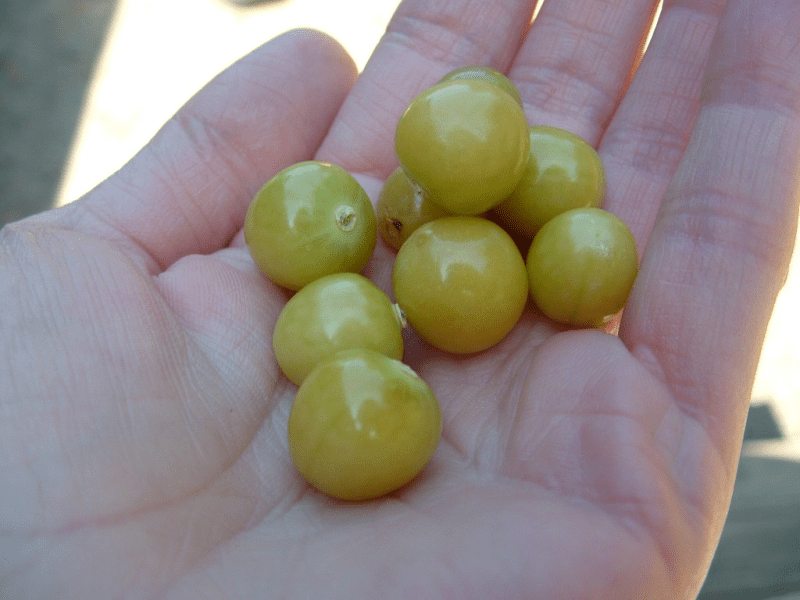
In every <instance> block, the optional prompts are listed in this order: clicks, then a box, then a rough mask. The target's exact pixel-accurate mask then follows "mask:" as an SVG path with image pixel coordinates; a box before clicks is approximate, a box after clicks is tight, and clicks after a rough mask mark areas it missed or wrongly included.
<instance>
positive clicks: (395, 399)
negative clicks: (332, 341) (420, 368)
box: [289, 349, 442, 500]
mask: <svg viewBox="0 0 800 600" xmlns="http://www.w3.org/2000/svg"><path fill="white" fill-rule="evenodd" d="M441 432H442V414H441V409H440V408H439V403H438V402H437V400H436V397H435V396H434V394H433V392H432V391H431V389H430V388H429V387H428V385H427V384H426V383H425V382H424V381H423V380H422V379H421V378H420V377H419V376H418V375H417V374H416V373H414V371H412V370H411V368H409V367H408V366H407V365H405V364H403V363H402V362H400V361H397V360H394V359H391V358H389V357H387V356H384V355H383V354H379V353H377V352H373V351H371V350H363V349H359V350H346V351H343V352H340V353H338V354H336V355H334V356H333V357H332V358H329V359H327V360H324V361H322V362H321V363H319V364H318V365H317V366H316V367H315V368H314V370H313V371H311V373H309V375H308V377H306V379H305V381H303V384H302V385H301V386H300V389H299V390H298V391H297V396H296V397H295V400H294V405H293V406H292V411H291V414H290V416H289V449H290V452H291V457H292V461H293V462H294V464H295V466H296V467H297V470H298V471H299V472H300V474H301V475H302V476H303V477H304V478H305V479H306V481H308V483H310V484H311V485H312V486H314V487H315V488H317V489H318V490H319V491H321V492H323V493H325V494H327V495H329V496H333V497H335V498H339V499H342V500H369V499H371V498H377V497H379V496H383V495H384V494H388V493H390V492H392V491H394V490H396V489H398V488H400V487H402V486H403V485H405V484H407V483H408V482H410V481H411V480H412V479H414V478H415V477H416V476H417V475H418V474H419V473H420V472H421V471H422V469H423V468H424V467H425V465H426V464H427V462H428V461H429V459H430V457H431V455H432V454H433V451H434V449H435V448H436V445H437V443H438V442H439V437H440V436H441Z"/></svg>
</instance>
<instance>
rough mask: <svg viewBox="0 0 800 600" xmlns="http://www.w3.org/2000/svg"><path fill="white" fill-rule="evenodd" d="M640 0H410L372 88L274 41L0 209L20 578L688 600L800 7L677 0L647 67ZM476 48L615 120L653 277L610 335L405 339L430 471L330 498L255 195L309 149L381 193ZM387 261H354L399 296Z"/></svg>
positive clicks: (597, 140)
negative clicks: (416, 103) (438, 411)
mask: <svg viewBox="0 0 800 600" xmlns="http://www.w3.org/2000/svg"><path fill="white" fill-rule="evenodd" d="M654 4H655V3H654V2H650V1H644V0H627V1H625V2H603V1H599V0H591V1H589V0H548V2H546V3H545V4H544V6H543V7H542V11H541V13H540V14H539V16H538V20H537V21H536V23H535V24H534V25H533V26H531V27H529V26H528V20H529V15H530V13H531V11H532V9H533V5H532V2H512V1H510V0H506V1H501V0H473V1H471V2H467V1H466V0H463V1H460V0H452V1H450V2H438V1H434V2H431V1H430V0H424V1H423V0H407V1H406V2H404V3H403V4H402V5H401V6H400V8H399V11H398V14H397V16H396V18H395V19H394V20H393V21H392V23H391V25H390V26H389V29H388V32H387V34H386V35H385V36H384V37H383V39H382V42H381V44H380V45H379V46H378V48H377V49H376V51H375V54H374V56H373V59H372V61H371V62H370V63H369V65H368V66H367V68H366V70H365V72H364V74H363V76H362V77H361V78H359V80H358V82H357V83H355V84H354V80H355V69H354V67H353V65H352V62H351V61H350V59H349V58H348V57H346V56H345V55H344V53H343V51H342V50H341V49H340V48H339V47H338V46H336V45H335V44H334V43H333V42H332V41H331V40H329V39H327V38H325V37H323V36H321V35H319V34H312V33H291V34H288V35H285V36H282V37H281V38H279V39H277V40H275V41H273V42H270V43H268V44H267V45H266V46H264V47H263V48H261V49H259V50H257V51H256V52H254V53H253V54H251V55H249V56H248V57H246V58H244V59H243V60H242V61H241V62H239V63H238V64H236V65H235V66H234V67H232V68H231V69H230V70H228V71H226V72H225V73H223V74H221V75H220V76H219V77H218V78H216V79H215V80H214V81H213V82H211V83H210V84H209V85H208V86H207V87H206V88H205V89H204V90H202V91H201V92H199V93H198V95H197V96H196V97H195V98H194V99H192V100H191V101H190V102H189V103H188V105H187V106H186V107H185V108H184V109H183V110H181V111H180V112H179V113H178V114H177V115H176V116H175V117H174V118H173V119H171V120H170V121H169V122H168V123H167V124H166V125H165V127H164V129H163V130H162V131H161V132H160V133H159V134H158V135H157V136H156V137H155V138H154V139H153V140H152V141H151V142H150V144H149V145H148V146H147V148H146V149H145V150H144V151H143V152H142V153H140V154H139V155H138V156H137V157H136V158H134V159H133V160H132V161H131V162H130V163H129V164H128V165H127V166H125V167H124V168H123V169H122V170H121V171H120V172H118V173H117V174H115V175H114V176H113V177H111V178H110V179H108V180H107V181H106V182H105V183H103V184H102V185H100V186H99V187H98V188H97V189H95V190H94V191H92V192H91V193H89V194H88V195H87V196H85V197H84V198H82V199H80V200H79V201H77V202H76V203H74V204H72V205H69V206H67V207H65V208H64V209H61V210H58V211H54V212H47V213H44V214H42V215H39V216H37V217H34V218H31V219H27V220H25V221H22V222H19V223H16V224H13V225H11V226H8V227H7V228H5V229H3V231H2V233H1V234H0V306H2V307H3V310H2V311H0V339H2V340H3V343H2V345H0V353H1V355H2V359H0V395H1V396H0V397H2V401H0V490H2V502H0V547H2V548H3V562H2V563H0V582H2V585H3V591H4V593H5V594H6V595H8V596H10V597H13V598H17V599H29V598H59V599H61V600H65V599H81V600H86V599H94V598H109V597H125V598H128V599H139V598H159V599H161V598H163V599H170V600H177V599H183V598H192V599H196V598H206V599H208V598H226V599H234V600H237V599H245V598H254V597H258V598H281V599H290V600H291V599H295V598H334V599H337V598H348V599H352V598H376V597H380V598H387V599H399V598H411V597H413V598H423V599H429V598H437V599H438V598H459V599H461V600H473V599H475V600H477V599H485V598H491V597H494V598H504V599H508V600H517V599H522V598H537V599H542V600H544V599H547V600H549V599H562V598H576V599H589V598H591V599H592V600H611V599H613V600H618V599H619V598H630V599H635V600H645V599H646V600H661V599H664V600H667V599H670V600H673V599H681V600H683V599H692V598H694V597H695V595H696V593H697V591H698V589H699V588H700V586H701V584H702V581H703V578H704V576H705V573H706V571H707V568H708V564H709V561H710V560H711V557H712V555H713V552H714V549H715V546H716V544H717V542H718V540H719V537H720V532H721V529H722V526H723V523H724V519H725V515H726V511H727V508H728V506H729V502H730V497H731V492H732V488H733V484H734V478H735V473H736V466H737V461H738V457H739V451H740V446H741V440H742V430H743V427H744V421H745V418H746V414H747V406H748V403H749V399H750V398H749V396H750V389H751V385H752V382H753V376H754V371H755V368H756V365H757V362H758V356H759V351H760V348H761V344H762V340H763V335H764V331H765V328H766V325H767V322H768V319H769V317H770V314H771V311H772V307H773V303H774V300H775V296H776V294H777V293H778V291H779V289H780V288H781V285H782V284H783V281H784V278H785V277H786V272H787V267H788V264H789V259H790V255H791V250H792V246H793V241H794V238H795V229H796V223H797V215H798V212H797V208H798V207H797V205H798V195H797V185H798V169H797V165H798V163H799V162H800V156H799V154H800V87H798V82H800V52H798V51H797V48H798V45H800V29H798V28H797V26H796V24H797V23H798V21H800V5H798V3H797V2H796V1H795V0H762V1H760V2H758V3H753V2H751V1H749V0H730V2H727V3H726V2H723V1H722V0H703V1H701V0H694V1H691V2H687V1H681V2H677V1H674V2H673V1H670V0H667V1H666V2H665V6H664V9H663V11H662V13H661V23H660V25H659V27H658V28H657V30H656V32H655V35H654V37H653V40H652V43H651V45H650V48H649V50H648V54H647V56H645V57H644V59H643V60H642V61H641V63H640V64H639V62H638V58H639V44H640V40H641V39H642V38H643V33H644V31H645V30H646V28H647V27H648V24H649V21H650V18H651V14H652V12H653V7H654ZM526 36H527V37H526ZM523 38H524V39H523ZM464 64H488V65H491V66H493V67H495V68H497V69H498V70H501V71H503V72H505V73H507V74H508V75H509V77H510V79H511V80H512V81H514V83H515V84H516V85H517V87H518V89H519V91H520V94H521V96H522V98H523V100H524V102H525V109H526V114H527V118H528V122H529V123H547V124H550V125H554V126H559V127H563V128H565V129H568V130H570V131H573V132H575V133H576V134H578V135H580V136H581V137H583V138H585V139H587V140H588V141H589V142H590V143H591V144H592V145H594V146H597V147H599V153H600V155H601V157H602V158H603V162H604V165H605V167H606V176H607V194H606V201H605V208H607V209H609V210H611V211H612V212H614V213H615V214H617V215H618V216H620V217H621V218H622V219H623V220H624V221H625V222H626V223H628V224H629V226H630V227H631V229H632V230H633V232H634V234H635V237H636V239H637V244H638V246H639V255H640V256H642V261H641V271H640V276H639V279H638V282H637V284H636V286H635V287H634V290H633V292H632V295H631V298H630V301H629V303H628V306H627V308H626V310H625V312H624V316H623V318H622V322H621V325H620V329H619V336H618V337H617V336H614V335H610V334H608V333H604V332H600V331H561V330H559V329H557V328H554V327H553V326H552V325H551V324H549V323H547V322H542V321H537V320H536V318H535V317H533V315H532V314H531V312H530V311H528V312H526V313H525V315H526V316H524V317H523V319H522V321H521V322H520V323H519V325H518V326H517V327H516V328H515V329H514V330H513V331H512V332H511V334H510V335H509V336H508V337H507V338H506V339H505V340H504V341H503V342H502V343H501V344H498V345H497V346H495V347H493V348H492V349H491V350H489V351H487V352H485V353H483V354H480V355H477V356H473V357H468V358H459V357H453V356H449V355H443V354H441V353H439V352H437V351H434V350H431V349H429V348H426V347H424V346H422V345H420V344H418V343H417V341H416V340H415V339H414V338H413V337H410V338H409V339H408V340H407V343H406V347H407V351H406V361H407V362H408V364H409V365H410V366H411V367H412V368H414V369H415V370H417V371H418V372H419V373H420V374H421V376H422V377H423V379H424V380H425V381H426V382H427V383H428V384H429V385H430V386H431V388H432V390H433V391H434V393H435V394H436V396H437V397H438V398H439V400H440V402H441V404H442V411H443V422H444V427H443V437H442V441H441V442H440V444H439V446H438V448H437V450H436V452H435V453H434V456H433V458H432V461H431V463H430V464H429V465H428V467H427V468H426V470H425V471H424V472H423V474H422V476H421V478H420V479H418V480H417V481H416V482H415V484H414V485H413V486H409V487H408V488H405V489H403V490H402V491H401V492H400V493H398V494H396V495H393V496H391V497H389V498H387V499H385V500H382V501H378V502H375V503H371V504H369V505H365V506H353V505H348V504H339V503H336V502H332V501H330V500H328V499H326V498H324V497H322V496H320V495H318V494H316V493H313V492H312V491H311V490H310V489H309V487H308V486H307V485H306V484H305V483H304V482H303V480H302V478H301V477H300V476H299V475H298V474H297V473H296V472H295V470H294V469H293V468H292V466H291V463H290V461H289V457H288V449H287V443H286V435H287V433H286V423H287V420H288V414H289V409H290V404H291V400H292V396H293V394H294V391H295V388H294V386H293V385H291V384H289V382H288V381H287V380H286V379H284V378H282V377H281V376H280V375H279V372H278V368H277V365H276V364H275V362H274V360H273V357H272V350H271V344H270V338H271V331H272V327H273V325H274V323H275V319H276V318H277V315H278V313H279V311H280V308H281V307H282V306H283V304H284V303H285V301H286V299H287V293H286V292H285V291H284V290H282V289H280V288H278V287H277V286H275V285H274V284H272V283H270V282H268V281H267V280H266V279H265V278H264V277H263V276H262V275H261V274H260V273H259V271H258V269H257V268H256V266H255V264H254V263H253V261H252V259H251V258H250V256H249V253H248V251H247V248H246V247H245V246H244V239H243V236H242V234H241V227H242V223H243V221H244V215H245V211H246V210H247V205H248V203H249V202H250V199H251V198H252V196H253V194H255V192H256V191H257V190H258V188H259V186H260V185H261V184H262V183H263V182H264V181H266V180H267V179H268V178H269V177H270V176H271V175H273V174H274V173H275V172H277V170H278V169H279V168H281V167H285V166H287V165H289V164H291V163H293V162H297V161H300V160H305V159H308V158H312V157H316V158H320V159H324V160H329V161H331V162H334V163H337V164H341V165H342V166H344V167H345V168H346V169H347V170H348V171H350V172H352V173H355V174H357V176H358V179H359V181H360V182H361V183H362V184H363V185H364V186H365V188H366V189H367V191H368V193H369V194H370V196H371V198H372V199H373V202H374V201H375V199H376V198H377V196H378V194H379V191H380V187H381V184H382V181H383V179H385V178H386V177H388V175H389V174H390V173H391V172H392V170H393V169H394V168H395V167H396V166H397V163H396V159H395V157H394V154H393V146H392V137H393V134H394V127H395V124H396V123H397V119H398V118H399V116H400V114H401V113H402V111H403V109H404V108H405V105H406V104H407V103H408V102H409V101H410V100H411V99H412V98H413V97H414V96H415V95H416V94H418V93H419V92H420V91H421V90H422V89H423V88H424V87H426V86H429V85H432V84H433V83H435V82H436V81H438V80H439V78H441V77H442V76H443V75H444V74H445V73H447V72H448V71H450V70H452V69H453V68H455V67H458V66H462V65H464ZM637 64H638V65H639V68H638V71H637V73H636V75H635V77H633V78H631V69H632V65H637ZM299 74H302V75H303V76H302V77H300V76H299ZM393 256H394V254H393V253H391V252H390V251H389V250H388V249H387V248H386V246H385V245H383V244H382V243H379V244H378V246H377V248H376V251H375V254H374V256H373V258H372V260H371V261H370V263H369V264H368V265H367V268H366V271H365V273H367V274H369V275H370V276H371V278H372V279H373V280H374V281H376V282H377V283H378V285H379V286H380V287H381V288H382V289H384V291H387V290H389V289H390V283H389V278H390V272H391V259H392V258H393Z"/></svg>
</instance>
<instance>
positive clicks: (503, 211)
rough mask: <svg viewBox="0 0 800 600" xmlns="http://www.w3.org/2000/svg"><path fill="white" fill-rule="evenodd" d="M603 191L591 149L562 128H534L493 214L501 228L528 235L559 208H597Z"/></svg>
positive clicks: (599, 165) (597, 159)
mask: <svg viewBox="0 0 800 600" xmlns="http://www.w3.org/2000/svg"><path fill="white" fill-rule="evenodd" d="M605 190H606V179H605V171H604V169H603V163H602V161H601V160H600V156H598V154H597V152H596V151H595V149H594V148H592V147H591V146H590V145H589V144H588V143H587V142H586V141H584V140H583V139H581V138H579V137H578V136H576V135H575V134H573V133H570V132H569V131H566V130H564V129H559V128H557V127H545V126H534V127H531V128H530V155H529V158H528V164H527V166H526V167H525V173H524V174H523V176H522V179H521V180H520V182H519V184H518V185H517V187H516V188H515V189H514V191H513V192H512V193H511V194H510V195H509V197H508V198H506V199H505V200H504V201H503V202H501V203H500V204H499V205H497V206H496V207H495V209H494V212H495V214H496V215H497V217H498V220H499V221H500V222H501V223H502V224H503V226H504V227H505V228H506V229H508V230H509V231H513V232H515V233H518V234H520V235H522V236H523V237H527V238H528V239H532V238H533V236H534V235H535V234H536V232H537V231H539V229H540V228H541V227H542V225H544V224H545V223H547V221H549V220H550V219H552V218H553V217H555V216H556V215H559V214H561V213H562V212H566V211H568V210H571V209H573V208H585V207H591V206H593V207H599V206H600V204H601V203H602V201H603V196H604V195H605Z"/></svg>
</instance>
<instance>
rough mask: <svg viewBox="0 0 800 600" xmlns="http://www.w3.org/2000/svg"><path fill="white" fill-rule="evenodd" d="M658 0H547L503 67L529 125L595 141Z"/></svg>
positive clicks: (633, 61)
mask: <svg viewBox="0 0 800 600" xmlns="http://www.w3.org/2000/svg"><path fill="white" fill-rule="evenodd" d="M657 5H658V0H630V1H628V2H618V1H616V0H614V1H611V0H548V1H547V2H545V3H544V5H543V6H542V10H541V12H540V13H539V15H538V16H537V17H536V20H535V21H534V22H533V25H532V27H531V30H530V32H529V33H528V36H527V37H526V39H525V43H524V44H523V46H522V47H521V48H520V51H519V53H518V54H517V57H516V59H515V60H514V64H513V66H512V68H511V70H510V72H509V76H510V78H511V79H512V80H513V81H514V83H515V84H516V85H517V87H518V88H519V91H520V94H521V96H522V98H523V100H524V102H525V105H526V111H525V112H526V115H527V117H528V122H529V123H531V124H542V125H550V126H555V127H562V128H564V129H567V130H569V131H571V132H573V133H575V134H577V135H579V136H581V137H582V138H584V139H586V140H588V141H589V142H590V143H591V144H595V143H596V142H597V141H598V140H599V138H600V134H601V132H602V130H603V128H604V127H605V126H606V124H607V123H608V121H609V119H610V118H611V115H612V114H613V113H614V110H615V108H616V106H617V104H618V102H619V99H620V97H621V96H622V94H623V92H624V90H625V84H626V82H627V81H628V79H629V78H630V76H631V72H632V71H633V69H634V67H635V65H636V63H637V62H638V60H639V56H640V54H641V49H642V46H643V44H644V40H645V37H646V34H647V32H648V31H649V29H650V25H651V23H652V20H653V17H654V14H655V10H656V7H657Z"/></svg>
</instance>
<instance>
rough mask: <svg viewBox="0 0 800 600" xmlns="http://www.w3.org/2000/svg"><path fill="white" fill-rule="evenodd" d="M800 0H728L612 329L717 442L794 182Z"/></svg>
mask: <svg viewBox="0 0 800 600" xmlns="http://www.w3.org/2000/svg"><path fill="white" fill-rule="evenodd" d="M798 20H800V4H798V3H797V2H796V1H795V0H769V1H767V0H763V1H762V2H759V3H758V4H755V3H752V2H748V1H747V0H735V1H732V2H731V3H730V4H729V5H728V7H727V8H726V10H725V12H724V13H723V17H722V20H721V22H720V24H719V27H718V33H717V36H716V37H715V40H714V42H713V44H712V49H711V53H710V56H709V62H708V68H707V70H706V75H705V81H704V87H703V92H702V98H703V101H702V104H701V106H700V110H699V112H698V115H697V120H696V124H695V129H694V132H693V134H692V138H691V140H690V142H689V145H688V147H687V149H686V153H685V155H684V157H683V160H682V161H681V164H680V167H679V168H678V171H677V173H676V175H675V177H674V179H673V181H672V183H671V185H670V187H669V189H668V191H667V194H666V197H665V200H664V203H663V206H662V208H661V211H660V213H659V216H658V219H657V221H656V224H655V227H654V229H653V233H652V235H651V236H650V239H649V241H648V244H647V250H646V252H645V256H644V260H643V263H642V267H641V272H640V275H639V279H638V281H637V284H636V286H635V288H634V291H633V294H632V296H631V299H630V302H629V304H628V308H627V309H626V313H625V315H624V317H623V322H622V328H621V332H620V334H621V337H622V338H623V340H624V341H625V342H626V343H627V345H628V347H629V348H630V349H631V351H632V352H633V353H634V354H635V355H636V356H638V357H639V358H640V359H642V361H643V362H645V363H646V364H647V365H648V366H649V367H650V368H651V370H652V371H653V372H654V373H656V374H658V375H659V376H660V377H662V378H663V379H664V380H665V381H666V383H667V384H668V385H669V386H670V388H671V390H672V391H673V394H674V395H675V396H676V398H678V400H679V402H680V405H681V407H682V408H683V409H684V411H686V412H687V413H688V414H690V415H693V416H695V418H696V419H697V420H698V421H699V422H700V423H701V424H702V425H704V426H705V427H706V428H707V430H708V432H709V434H710V436H711V438H712V441H713V442H714V443H715V444H716V445H717V448H718V449H719V450H720V451H721V452H723V453H725V452H727V453H728V454H727V455H725V454H723V455H724V456H728V457H730V456H732V455H734V450H735V447H737V446H738V443H739V442H740V440H741V436H740V435H739V434H741V427H742V426H743V423H744V418H745V415H746V408H747V404H748V401H749V394H750V389H751V387H752V382H753V377H754V373H755V368H756V365H757V362H758V355H759V352H760V347H761V344H762V341H763V337H764V331H765V329H766V326H767V322H768V320H769V316H770V312H771V310H772V307H773V304H774V301H775V297H776V295H777V293H778V290H779V289H780V287H781V285H782V283H783V281H784V279H785V276H786V271H787V268H788V264H789V259H790V256H791V251H792V246H793V240H794V236H795V232H796V225H797V216H798V213H797V205H798V186H799V185H800V174H799V173H798V165H800V30H798V28H797V23H798Z"/></svg>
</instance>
